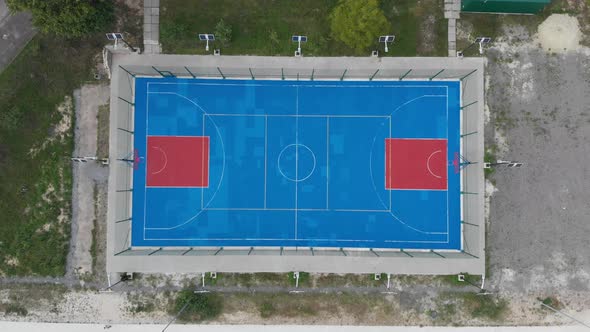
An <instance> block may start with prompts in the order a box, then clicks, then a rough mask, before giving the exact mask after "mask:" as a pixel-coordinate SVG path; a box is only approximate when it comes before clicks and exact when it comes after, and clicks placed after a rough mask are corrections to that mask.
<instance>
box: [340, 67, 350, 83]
mask: <svg viewBox="0 0 590 332" xmlns="http://www.w3.org/2000/svg"><path fill="white" fill-rule="evenodd" d="M347 71H348V69H344V73H342V76H340V80H341V81H344V76H345V75H346V72H347Z"/></svg>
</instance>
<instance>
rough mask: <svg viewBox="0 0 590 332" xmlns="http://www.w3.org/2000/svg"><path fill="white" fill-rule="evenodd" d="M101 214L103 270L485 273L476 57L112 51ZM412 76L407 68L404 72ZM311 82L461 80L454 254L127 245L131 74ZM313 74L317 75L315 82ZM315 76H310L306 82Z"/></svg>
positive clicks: (479, 63)
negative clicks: (458, 239) (458, 231)
mask: <svg viewBox="0 0 590 332" xmlns="http://www.w3.org/2000/svg"><path fill="white" fill-rule="evenodd" d="M110 68H111V70H112V79H111V105H110V106H111V118H110V138H109V139H110V142H109V143H110V144H109V147H110V148H109V149H110V151H109V155H110V160H111V166H110V170H109V197H108V214H107V251H106V254H107V272H108V273H115V272H144V273H194V272H207V271H216V272H248V273H250V272H289V271H305V272H323V273H391V274H457V273H460V272H467V273H470V274H478V275H483V274H485V249H484V248H485V219H484V194H485V186H484V172H483V156H484V143H483V142H484V141H483V138H484V137H483V124H484V115H483V114H484V72H483V71H484V59H483V58H424V57H415V58H392V57H387V58H377V57H363V58H361V57H355V58H353V57H309V58H307V57H257V56H209V55H206V56H197V55H154V54H153V55H138V54H113V55H112V64H111V67H110ZM410 69H411V70H410ZM167 74H174V75H176V76H179V77H180V76H182V77H189V78H190V77H191V76H192V77H199V78H205V77H215V78H218V79H223V78H225V77H227V78H248V79H252V76H254V75H256V76H257V77H255V78H256V79H269V78H272V79H281V78H283V79H295V77H297V79H302V80H309V79H317V80H342V79H344V80H346V79H350V80H392V79H393V80H402V79H403V80H434V79H437V80H440V79H442V80H449V79H453V80H459V79H461V82H462V84H461V87H462V88H461V105H462V111H461V112H462V117H461V133H462V138H461V140H462V141H461V151H462V155H463V156H465V157H466V158H468V159H469V161H470V162H473V163H474V164H471V165H469V166H467V167H465V168H463V170H462V172H461V173H462V174H461V190H462V195H461V200H462V204H461V206H462V207H461V209H462V211H461V216H462V233H463V234H462V246H463V250H461V251H444V250H443V251H436V252H434V251H430V250H413V251H412V250H405V251H404V250H397V249H393V250H392V249H378V248H374V249H356V248H309V247H297V248H296V247H292V248H291V247H284V248H277V247H272V248H270V247H235V248H231V247H228V248H223V247H195V248H189V247H167V248H146V247H141V248H132V247H131V246H130V225H131V222H130V221H131V215H130V214H131V190H132V188H130V187H131V176H132V174H131V172H132V169H131V168H130V167H129V166H128V165H124V164H125V163H124V162H121V161H118V160H116V159H117V158H124V157H125V155H128V154H129V153H130V152H131V147H132V138H133V136H132V131H133V100H134V96H133V93H134V92H133V91H134V78H135V77H136V76H160V75H167ZM314 75H315V76H314ZM314 77H315V78H314Z"/></svg>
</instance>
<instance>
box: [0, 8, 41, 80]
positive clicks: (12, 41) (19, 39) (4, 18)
mask: <svg viewBox="0 0 590 332" xmlns="http://www.w3.org/2000/svg"><path fill="white" fill-rule="evenodd" d="M35 33H36V30H34V29H33V27H32V25H31V14H29V13H18V14H16V15H10V14H9V12H8V8H7V7H6V2H5V0H0V72H1V71H2V70H4V68H6V66H8V65H9V64H10V63H11V62H12V60H13V59H14V58H15V57H16V56H17V55H18V54H19V53H20V51H21V50H22V49H23V47H25V45H27V43H28V42H29V41H30V40H31V38H33V36H34V35H35Z"/></svg>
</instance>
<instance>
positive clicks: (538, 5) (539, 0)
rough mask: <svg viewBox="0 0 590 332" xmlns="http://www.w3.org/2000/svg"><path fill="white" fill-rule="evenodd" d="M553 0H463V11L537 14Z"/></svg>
mask: <svg viewBox="0 0 590 332" xmlns="http://www.w3.org/2000/svg"><path fill="white" fill-rule="evenodd" d="M550 2H551V0H462V1H461V11H463V12H481V13H506V14H537V13H538V12H540V11H542V10H543V8H545V6H547V5H548V4H549V3H550Z"/></svg>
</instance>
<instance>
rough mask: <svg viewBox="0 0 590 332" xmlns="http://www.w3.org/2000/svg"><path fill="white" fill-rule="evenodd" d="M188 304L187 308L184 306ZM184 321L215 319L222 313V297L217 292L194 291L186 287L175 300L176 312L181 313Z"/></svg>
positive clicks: (180, 316)
mask: <svg viewBox="0 0 590 332" xmlns="http://www.w3.org/2000/svg"><path fill="white" fill-rule="evenodd" d="M185 305H186V308H184V307H185ZM183 308H184V310H183V311H182V312H181V313H180V315H179V316H178V318H179V319H180V320H182V321H187V322H195V321H202V320H207V319H213V318H215V317H217V316H219V314H220V313H221V309H222V308H223V300H222V298H221V297H220V296H219V295H218V294H215V293H196V294H195V293H194V292H193V291H192V290H188V289H185V290H183V291H181V292H180V294H178V296H177V297H176V301H175V302H174V312H173V313H174V314H176V313H179V312H180V311H181V310H182V309H183Z"/></svg>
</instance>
